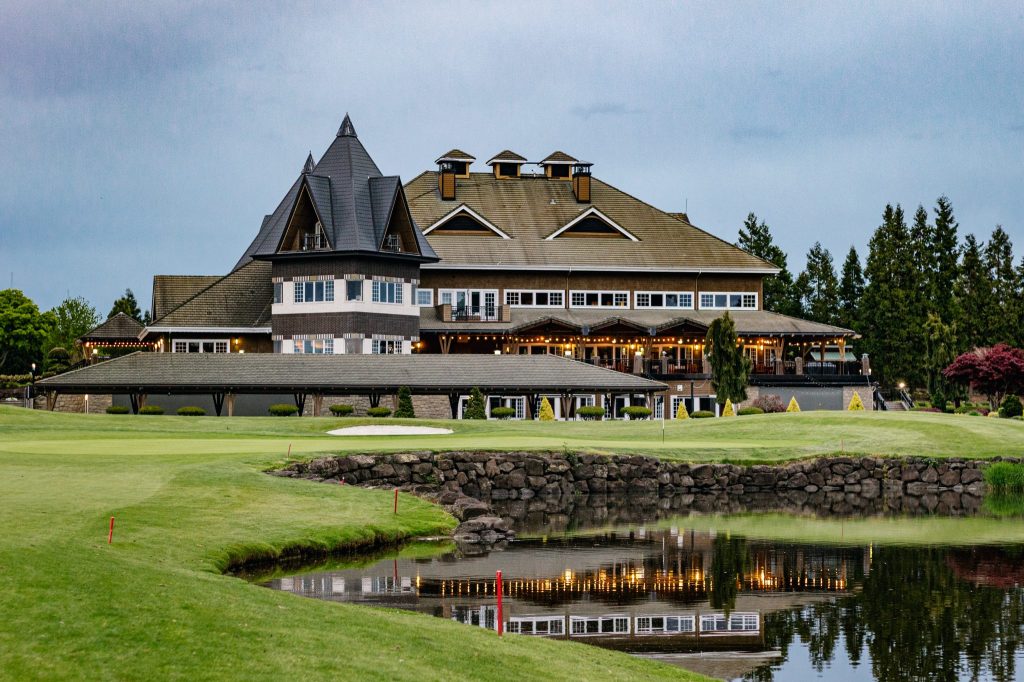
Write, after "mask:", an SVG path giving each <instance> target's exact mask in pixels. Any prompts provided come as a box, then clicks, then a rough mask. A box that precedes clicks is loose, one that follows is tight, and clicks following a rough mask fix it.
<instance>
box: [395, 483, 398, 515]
mask: <svg viewBox="0 0 1024 682" xmlns="http://www.w3.org/2000/svg"><path fill="white" fill-rule="evenodd" d="M395 513H396V514H397V513H398V488H395Z"/></svg>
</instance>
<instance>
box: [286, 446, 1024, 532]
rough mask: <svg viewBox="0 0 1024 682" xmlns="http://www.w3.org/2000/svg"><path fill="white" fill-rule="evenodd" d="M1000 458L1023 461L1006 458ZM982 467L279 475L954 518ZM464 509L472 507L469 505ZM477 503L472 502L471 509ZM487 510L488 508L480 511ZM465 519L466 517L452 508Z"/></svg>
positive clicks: (478, 493) (488, 465) (459, 469)
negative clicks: (771, 499)
mask: <svg viewBox="0 0 1024 682" xmlns="http://www.w3.org/2000/svg"><path fill="white" fill-rule="evenodd" d="M1003 459H1004V461H1011V462H1016V461H1020V460H1018V459H1016V458H1003ZM988 464H989V462H988V461H985V460H964V459H954V458H951V459H945V460H938V461H936V460H929V459H923V458H916V457H909V458H900V459H897V458H882V457H860V458H854V457H826V458H820V459H814V460H807V461H801V462H789V463H785V464H779V465H776V466H768V465H754V466H742V465H736V464H687V463H680V462H668V461H664V460H660V459H656V458H654V457H645V456H641V455H635V456H626V455H616V456H604V455H592V454H581V455H575V454H564V453H530V452H509V453H491V452H447V453H428V452H417V453H404V454H397V455H380V456H370V455H351V456H329V457H321V458H319V459H315V460H312V461H310V462H299V463H295V464H292V465H290V466H288V467H286V468H285V469H282V470H280V471H277V472H273V473H274V475H277V476H288V477H296V478H308V479H312V480H319V481H324V480H328V481H338V480H344V481H345V482H347V483H350V484H356V485H362V486H373V487H400V488H403V489H406V490H410V491H412V492H415V493H420V494H424V495H427V496H437V497H438V500H439V502H440V503H441V504H445V505H453V504H456V503H457V502H458V501H459V500H460V499H461V498H473V499H474V500H489V501H501V500H517V499H518V500H530V499H532V498H543V499H551V498H572V497H575V496H578V495H595V494H596V495H648V496H651V495H656V496H658V497H659V498H662V499H665V498H672V497H674V496H677V495H685V494H690V495H708V494H711V495H715V494H717V495H721V496H728V497H733V496H736V497H739V496H751V495H753V496H757V495H762V496H763V495H764V494H769V495H770V496H775V497H784V498H785V499H786V500H789V501H790V502H791V503H793V504H796V505H805V504H806V505H810V506H811V507H822V508H827V509H830V510H831V511H833V512H836V513H841V512H843V511H844V510H848V511H853V510H855V509H857V508H863V507H865V506H872V507H875V508H878V507H879V504H876V503H875V502H874V501H876V500H881V501H883V502H884V505H882V506H884V507H885V508H886V509H896V510H909V511H914V510H919V509H923V510H928V511H931V510H937V511H939V512H940V513H957V512H958V510H970V509H977V507H978V502H979V501H980V498H981V496H982V495H983V494H984V492H985V487H986V486H985V482H984V477H983V474H982V471H983V469H984V468H985V467H986V466H987V465H988ZM463 506H467V505H463ZM470 506H471V505H470ZM486 511H487V506H486V505H482V511H481V512H480V513H484V512H486ZM455 513H456V516H458V517H459V518H460V519H461V518H464V516H465V515H460V514H459V509H458V508H457V509H456V510H455Z"/></svg>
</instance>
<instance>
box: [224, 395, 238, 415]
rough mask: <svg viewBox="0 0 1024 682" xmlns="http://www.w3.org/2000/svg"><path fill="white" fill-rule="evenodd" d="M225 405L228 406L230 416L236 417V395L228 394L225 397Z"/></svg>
mask: <svg viewBox="0 0 1024 682" xmlns="http://www.w3.org/2000/svg"><path fill="white" fill-rule="evenodd" d="M224 403H225V404H226V405H227V406H228V416H229V417H234V416H235V394H234V393H228V394H227V395H225V396H224Z"/></svg>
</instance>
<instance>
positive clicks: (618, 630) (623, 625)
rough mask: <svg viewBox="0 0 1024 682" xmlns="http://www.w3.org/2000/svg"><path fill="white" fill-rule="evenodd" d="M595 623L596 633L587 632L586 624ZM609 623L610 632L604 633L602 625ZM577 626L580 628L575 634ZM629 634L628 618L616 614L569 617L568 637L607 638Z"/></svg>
mask: <svg viewBox="0 0 1024 682" xmlns="http://www.w3.org/2000/svg"><path fill="white" fill-rule="evenodd" d="M592 622H596V623H597V632H587V624H588V623H592ZM607 622H611V624H612V626H611V630H608V631H605V630H604V624H605V623H607ZM577 626H580V628H579V629H580V630H581V631H579V632H577ZM628 634H629V616H626V615H622V614H617V615H610V616H570V617H569V636H570V637H602V636H604V637H608V636H613V635H628Z"/></svg>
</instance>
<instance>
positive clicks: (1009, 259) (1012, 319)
mask: <svg viewBox="0 0 1024 682" xmlns="http://www.w3.org/2000/svg"><path fill="white" fill-rule="evenodd" d="M985 267H986V268H988V273H989V279H990V281H991V283H992V298H991V300H990V302H989V307H988V311H987V315H986V318H987V319H986V321H987V323H988V334H987V338H986V340H985V345H987V346H994V345H995V344H997V343H1006V344H1012V343H1013V342H1014V341H1015V340H1016V338H1017V334H1018V329H1017V319H1016V318H1017V314H1016V313H1017V272H1016V270H1015V269H1014V267H1013V243H1012V242H1011V241H1010V235H1008V234H1006V231H1005V230H1004V229H1003V226H1002V225H996V229H995V230H993V231H992V237H991V238H990V239H989V240H988V244H986V245H985Z"/></svg>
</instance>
